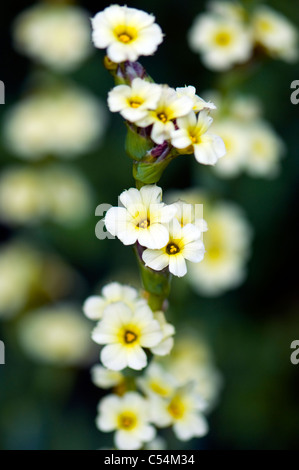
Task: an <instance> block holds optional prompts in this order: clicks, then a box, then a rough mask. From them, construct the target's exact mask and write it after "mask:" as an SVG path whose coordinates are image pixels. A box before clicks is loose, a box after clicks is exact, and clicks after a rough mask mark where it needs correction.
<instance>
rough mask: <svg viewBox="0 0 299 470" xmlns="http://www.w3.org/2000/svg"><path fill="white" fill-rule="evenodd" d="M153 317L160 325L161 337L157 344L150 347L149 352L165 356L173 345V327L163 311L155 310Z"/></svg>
mask: <svg viewBox="0 0 299 470" xmlns="http://www.w3.org/2000/svg"><path fill="white" fill-rule="evenodd" d="M154 318H155V320H157V321H158V323H159V325H160V328H161V331H162V333H163V338H162V340H161V341H160V343H159V344H158V345H157V346H154V347H152V348H151V352H152V353H153V354H155V355H157V356H166V355H167V354H169V353H170V351H171V349H172V347H173V335H174V334H175V328H174V326H173V325H171V324H170V323H168V322H167V321H166V318H165V314H164V312H155V313H154Z"/></svg>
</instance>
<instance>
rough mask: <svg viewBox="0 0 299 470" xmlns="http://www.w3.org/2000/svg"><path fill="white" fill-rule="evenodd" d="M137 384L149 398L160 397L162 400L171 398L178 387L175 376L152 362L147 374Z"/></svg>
mask: <svg viewBox="0 0 299 470" xmlns="http://www.w3.org/2000/svg"><path fill="white" fill-rule="evenodd" d="M137 383H138V386H139V387H140V389H141V390H142V391H143V393H145V395H147V396H149V397H152V396H155V395H158V396H159V397H162V398H169V397H171V396H172V395H173V394H174V392H175V389H176V387H177V386H178V382H177V380H176V379H175V378H174V377H173V375H171V374H170V373H169V372H167V370H166V369H165V368H164V367H162V366H161V365H160V364H158V363H156V362H151V364H150V365H149V367H148V368H147V369H146V371H145V374H144V375H143V376H142V377H139V378H138V379H137Z"/></svg>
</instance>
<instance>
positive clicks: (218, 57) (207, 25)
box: [189, 13, 252, 71]
mask: <svg viewBox="0 0 299 470" xmlns="http://www.w3.org/2000/svg"><path fill="white" fill-rule="evenodd" d="M189 44H190V47H191V49H192V50H193V51H194V52H199V53H200V54H201V58H202V61H203V63H204V64H205V65H206V67H208V68H210V69H212V70H216V71H222V70H228V69H229V68H231V67H232V66H233V65H235V64H238V63H242V62H245V61H246V60H247V59H249V57H250V55H251V52H252V40H251V36H250V33H249V31H248V28H246V25H245V24H243V23H241V22H240V21H238V20H237V19H235V18H231V17H222V16H221V15H218V14H214V13H207V14H202V15H199V16H198V17H197V18H196V19H195V22H194V24H193V26H192V28H191V30H190V32H189Z"/></svg>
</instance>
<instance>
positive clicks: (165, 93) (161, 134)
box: [136, 85, 194, 144]
mask: <svg viewBox="0 0 299 470" xmlns="http://www.w3.org/2000/svg"><path fill="white" fill-rule="evenodd" d="M193 106H194V99H193V98H190V97H189V96H187V94H180V95H178V94H177V93H176V91H175V90H174V89H173V88H170V87H168V86H167V85H163V86H162V92H161V97H160V99H159V102H158V104H157V107H156V109H155V110H154V111H151V110H149V111H148V113H147V116H146V117H144V118H143V119H140V120H139V121H137V122H136V124H137V126H139V127H148V126H151V125H153V127H152V131H151V138H152V140H153V141H154V142H155V143H156V144H162V143H163V142H164V140H167V139H170V135H171V132H172V131H174V129H175V126H174V122H173V120H174V119H177V118H179V117H182V116H186V115H187V114H188V113H189V112H190V111H191V110H192V108H193Z"/></svg>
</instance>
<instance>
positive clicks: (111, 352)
mask: <svg viewBox="0 0 299 470" xmlns="http://www.w3.org/2000/svg"><path fill="white" fill-rule="evenodd" d="M83 310H84V312H85V315H86V316H87V317H88V318H90V319H93V320H98V323H97V325H96V327H95V328H94V330H93V332H92V339H93V341H94V342H95V343H97V344H100V345H103V348H102V351H101V361H102V363H103V364H104V366H105V367H106V368H107V369H110V370H113V371H118V370H122V369H125V368H126V367H130V368H131V369H135V370H141V369H143V368H144V367H145V366H146V365H147V355H146V351H151V352H152V353H153V354H156V355H159V356H164V355H166V354H169V352H170V350H171V348H172V346H173V338H172V336H173V334H174V328H173V326H172V325H170V324H169V323H167V322H166V320H165V317H164V314H163V312H154V313H153V312H152V310H151V309H150V308H149V306H148V305H147V302H146V300H145V299H143V298H141V297H140V296H139V295H138V293H137V291H136V289H134V288H132V287H130V286H122V285H120V284H118V283H116V282H114V283H111V284H108V285H106V286H105V287H104V288H103V290H102V296H92V297H89V298H88V299H87V300H86V302H85V304H84V307H83Z"/></svg>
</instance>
